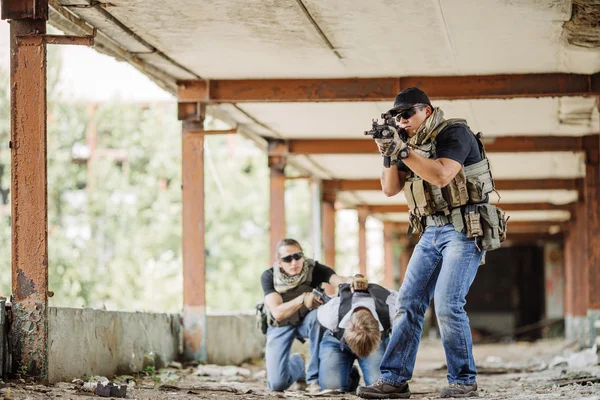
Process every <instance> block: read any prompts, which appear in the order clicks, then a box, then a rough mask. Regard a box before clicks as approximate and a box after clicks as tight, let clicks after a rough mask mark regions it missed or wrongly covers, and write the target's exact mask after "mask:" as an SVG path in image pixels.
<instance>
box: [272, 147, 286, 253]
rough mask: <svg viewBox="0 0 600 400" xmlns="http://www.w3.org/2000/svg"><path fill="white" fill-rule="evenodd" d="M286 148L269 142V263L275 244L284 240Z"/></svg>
mask: <svg viewBox="0 0 600 400" xmlns="http://www.w3.org/2000/svg"><path fill="white" fill-rule="evenodd" d="M286 154H287V146H286V144H285V142H283V141H281V140H270V141H269V169H270V171H271V172H270V182H271V185H270V201H271V203H270V207H269V222H270V225H269V226H270V228H269V229H270V242H271V246H270V254H269V257H271V259H270V260H269V261H271V262H273V261H275V250H276V248H277V242H279V241H280V240H281V239H283V238H285V237H286V236H285V235H286V233H285V173H284V170H285V165H286Z"/></svg>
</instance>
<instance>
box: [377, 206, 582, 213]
mask: <svg viewBox="0 0 600 400" xmlns="http://www.w3.org/2000/svg"><path fill="white" fill-rule="evenodd" d="M496 205H497V206H498V207H500V208H502V209H503V210H504V211H549V210H562V211H571V210H572V209H573V204H552V203H500V204H496ZM368 207H369V210H370V211H371V212H372V213H378V214H384V213H407V212H408V205H406V204H381V205H369V206H368Z"/></svg>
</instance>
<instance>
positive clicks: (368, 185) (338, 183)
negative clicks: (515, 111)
mask: <svg viewBox="0 0 600 400" xmlns="http://www.w3.org/2000/svg"><path fill="white" fill-rule="evenodd" d="M494 182H495V185H496V190H578V191H581V190H582V188H583V179H557V178H551V179H495V180H494ZM323 188H324V190H333V191H342V192H344V191H355V190H377V191H380V190H381V183H380V181H379V179H356V180H350V179H342V180H325V181H323Z"/></svg>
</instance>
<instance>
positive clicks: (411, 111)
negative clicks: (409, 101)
mask: <svg viewBox="0 0 600 400" xmlns="http://www.w3.org/2000/svg"><path fill="white" fill-rule="evenodd" d="M423 107H427V106H425V105H417V106H412V107H411V108H407V109H405V110H402V111H400V112H399V113H398V114H396V121H398V122H400V119H409V118H411V117H412V116H413V115H415V114H416V113H417V110H419V109H421V108H423Z"/></svg>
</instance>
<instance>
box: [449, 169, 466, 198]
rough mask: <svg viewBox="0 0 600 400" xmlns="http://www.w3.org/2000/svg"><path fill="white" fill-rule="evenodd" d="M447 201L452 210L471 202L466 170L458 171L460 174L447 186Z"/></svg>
mask: <svg viewBox="0 0 600 400" xmlns="http://www.w3.org/2000/svg"><path fill="white" fill-rule="evenodd" d="M446 192H447V199H446V201H447V202H448V204H450V206H451V207H452V208H456V207H460V206H463V205H465V204H467V202H468V201H469V193H468V191H467V178H466V176H465V170H464V168H461V169H460V171H458V174H456V176H455V177H454V179H452V181H450V183H449V184H448V186H446Z"/></svg>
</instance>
